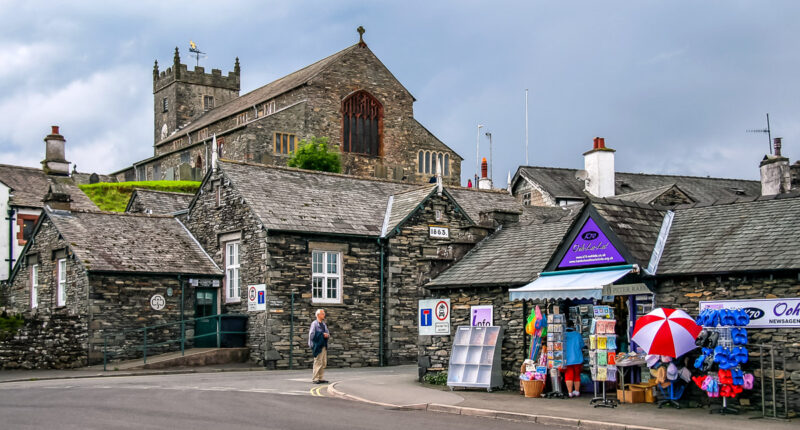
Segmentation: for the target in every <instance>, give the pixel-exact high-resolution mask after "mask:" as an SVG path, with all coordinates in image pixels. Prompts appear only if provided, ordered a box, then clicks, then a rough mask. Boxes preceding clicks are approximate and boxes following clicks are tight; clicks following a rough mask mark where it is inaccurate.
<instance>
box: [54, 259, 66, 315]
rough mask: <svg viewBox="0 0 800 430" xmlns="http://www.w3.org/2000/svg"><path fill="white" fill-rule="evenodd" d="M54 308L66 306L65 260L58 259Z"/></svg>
mask: <svg viewBox="0 0 800 430" xmlns="http://www.w3.org/2000/svg"><path fill="white" fill-rule="evenodd" d="M56 267H57V268H58V269H57V273H56V306H66V305H67V259H66V258H59V259H58V263H57V266H56Z"/></svg>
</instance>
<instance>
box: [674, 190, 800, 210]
mask: <svg viewBox="0 0 800 430" xmlns="http://www.w3.org/2000/svg"><path fill="white" fill-rule="evenodd" d="M792 199H800V190H792V191H790V192H788V193H782V194H771V195H768V196H754V197H743V198H737V199H717V200H714V201H713V202H696V203H690V204H683V205H678V206H676V207H675V209H679V210H680V209H701V208H707V207H712V206H714V207H718V206H730V205H737V204H747V203H760V202H772V201H781V200H792Z"/></svg>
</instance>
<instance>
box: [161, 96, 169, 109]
mask: <svg viewBox="0 0 800 430" xmlns="http://www.w3.org/2000/svg"><path fill="white" fill-rule="evenodd" d="M167 111H169V100H167V98H166V97H164V98H163V99H162V100H161V112H167Z"/></svg>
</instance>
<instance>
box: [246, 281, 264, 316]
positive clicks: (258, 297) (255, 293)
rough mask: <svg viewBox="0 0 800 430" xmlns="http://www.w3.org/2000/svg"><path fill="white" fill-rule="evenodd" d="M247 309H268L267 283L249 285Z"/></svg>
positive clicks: (250, 310)
mask: <svg viewBox="0 0 800 430" xmlns="http://www.w3.org/2000/svg"><path fill="white" fill-rule="evenodd" d="M247 310H248V311H249V312H257V311H265V310H267V285H266V284H258V285H250V286H248V287H247Z"/></svg>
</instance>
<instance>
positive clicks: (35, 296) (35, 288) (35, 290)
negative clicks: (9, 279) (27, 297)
mask: <svg viewBox="0 0 800 430" xmlns="http://www.w3.org/2000/svg"><path fill="white" fill-rule="evenodd" d="M38 307H39V265H38V264H34V265H32V266H31V309H36V308H38Z"/></svg>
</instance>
